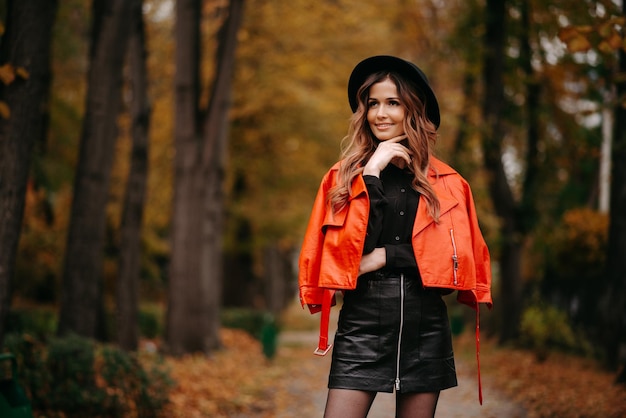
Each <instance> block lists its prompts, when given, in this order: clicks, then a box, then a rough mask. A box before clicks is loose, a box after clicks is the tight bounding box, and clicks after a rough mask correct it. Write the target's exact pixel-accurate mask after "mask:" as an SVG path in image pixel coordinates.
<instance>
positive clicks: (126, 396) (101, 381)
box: [5, 334, 172, 418]
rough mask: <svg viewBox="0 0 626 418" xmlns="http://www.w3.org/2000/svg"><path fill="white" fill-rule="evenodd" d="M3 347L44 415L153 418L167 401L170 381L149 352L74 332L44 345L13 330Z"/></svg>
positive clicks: (165, 370)
mask: <svg viewBox="0 0 626 418" xmlns="http://www.w3.org/2000/svg"><path fill="white" fill-rule="evenodd" d="M5 350H7V351H10V352H12V353H14V354H15V355H16V357H17V359H18V364H19V373H18V377H19V379H20V382H21V384H22V385H23V387H24V389H25V390H26V391H27V393H28V394H29V397H30V399H31V402H32V407H33V410H34V411H36V412H37V413H39V414H42V415H45V416H47V417H67V418H71V417H137V418H141V417H156V416H158V413H159V410H161V409H162V408H163V407H164V406H165V404H166V403H167V402H168V394H169V389H170V387H171V385H172V380H171V379H170V377H169V374H168V371H167V369H166V368H165V366H164V364H163V362H162V360H161V359H160V357H158V356H157V355H154V354H151V355H147V354H146V355H143V354H142V355H138V354H136V353H127V352H124V351H122V350H120V349H118V348H116V347H112V346H106V345H98V344H96V343H94V342H93V341H91V340H88V339H85V338H81V337H77V336H68V337H64V338H54V339H51V340H50V341H49V342H48V343H47V344H44V343H43V342H42V341H38V340H36V339H34V338H32V337H30V336H28V335H16V334H14V335H9V336H7V338H6V340H5ZM142 356H143V357H142Z"/></svg>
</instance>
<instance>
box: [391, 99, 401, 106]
mask: <svg viewBox="0 0 626 418" xmlns="http://www.w3.org/2000/svg"><path fill="white" fill-rule="evenodd" d="M389 104H390V105H391V106H400V102H399V101H397V100H392V101H390V102H389Z"/></svg>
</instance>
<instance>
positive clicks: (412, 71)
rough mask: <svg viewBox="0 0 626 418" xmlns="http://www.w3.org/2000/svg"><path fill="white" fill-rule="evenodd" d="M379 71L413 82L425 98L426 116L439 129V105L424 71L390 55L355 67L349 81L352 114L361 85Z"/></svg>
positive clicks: (378, 56)
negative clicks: (393, 73) (394, 74)
mask: <svg viewBox="0 0 626 418" xmlns="http://www.w3.org/2000/svg"><path fill="white" fill-rule="evenodd" d="M379 71H393V72H397V73H399V74H400V75H402V76H404V77H407V78H408V79H410V80H413V81H414V82H415V83H416V84H417V85H418V87H419V88H420V90H421V92H422V93H423V95H424V96H425V97H422V99H423V100H424V102H425V103H424V105H425V106H426V115H427V116H428V119H430V121H431V122H432V123H433V124H434V125H435V127H437V128H439V124H440V122H441V119H440V115H439V103H438V102H437V97H436V96H435V93H434V92H433V90H432V89H431V88H430V85H429V84H428V79H427V78H426V75H425V74H424V72H423V71H422V70H420V69H419V68H418V67H417V66H416V65H415V64H413V63H411V62H409V61H405V60H403V59H401V58H397V57H393V56H390V55H377V56H374V57H370V58H366V59H364V60H363V61H361V62H360V63H358V64H357V65H356V67H354V70H352V74H350V79H349V80H348V100H349V101H350V108H351V109H352V112H353V113H354V112H356V110H357V108H358V106H359V102H358V99H357V92H358V90H359V88H360V87H361V85H363V83H364V82H365V80H366V79H367V77H369V76H370V75H371V74H374V73H377V72H379Z"/></svg>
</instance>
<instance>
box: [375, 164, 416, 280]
mask: <svg viewBox="0 0 626 418" xmlns="http://www.w3.org/2000/svg"><path fill="white" fill-rule="evenodd" d="M412 179H413V175H412V174H411V173H410V172H408V171H405V170H402V169H400V168H398V167H396V166H395V165H393V164H388V165H387V167H386V168H385V169H384V170H383V171H381V173H380V178H378V177H376V176H369V175H365V176H363V180H365V185H366V187H367V192H368V194H369V198H370V213H369V222H368V224H367V235H366V237H365V247H364V249H363V254H369V253H370V252H372V251H374V249H375V248H378V247H385V252H386V254H387V264H386V266H385V269H394V270H395V269H402V270H404V269H415V270H416V269H417V263H416V261H415V256H414V255H413V247H412V245H411V235H412V232H413V223H414V222H415V215H416V214H417V205H418V203H419V193H418V192H416V191H415V190H413V188H412V187H411V180H412ZM415 270H413V271H415Z"/></svg>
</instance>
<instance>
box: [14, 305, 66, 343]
mask: <svg viewBox="0 0 626 418" xmlns="http://www.w3.org/2000/svg"><path fill="white" fill-rule="evenodd" d="M6 327H7V329H6V332H7V333H18V334H31V335H36V336H38V337H40V338H41V337H44V336H46V335H52V334H54V332H55V331H56V328H57V316H56V313H55V312H54V311H52V310H50V309H45V308H22V309H11V310H10V311H9V314H8V316H7V322H6Z"/></svg>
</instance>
